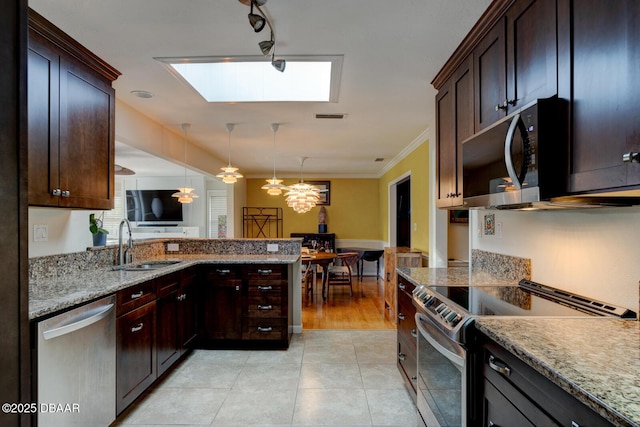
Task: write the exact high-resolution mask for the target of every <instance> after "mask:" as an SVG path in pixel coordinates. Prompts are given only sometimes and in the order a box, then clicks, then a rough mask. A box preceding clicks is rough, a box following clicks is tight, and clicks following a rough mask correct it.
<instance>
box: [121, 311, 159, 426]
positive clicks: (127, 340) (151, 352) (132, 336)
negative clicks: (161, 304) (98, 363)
mask: <svg viewBox="0 0 640 427" xmlns="http://www.w3.org/2000/svg"><path fill="white" fill-rule="evenodd" d="M116 330H117V340H116V341H117V345H116V412H117V413H118V414H120V413H121V412H122V411H123V410H124V409H125V408H126V407H127V406H129V405H130V404H131V403H132V402H133V401H134V400H135V399H136V397H138V396H139V395H140V394H141V393H142V392H143V391H144V390H146V389H147V387H149V386H150V385H151V384H152V383H153V382H154V381H155V379H156V377H157V371H156V302H155V301H152V302H150V303H148V304H145V305H143V306H142V307H139V308H137V309H135V310H133V311H130V312H129V313H127V314H124V315H122V316H120V317H118V318H117V319H116Z"/></svg>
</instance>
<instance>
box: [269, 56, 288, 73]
mask: <svg viewBox="0 0 640 427" xmlns="http://www.w3.org/2000/svg"><path fill="white" fill-rule="evenodd" d="M271 65H272V66H273V68H275V69H276V70H278V71H280V72H281V73H282V72H283V71H284V67H286V66H287V61H285V60H284V59H276V60H274V59H273V58H272V59H271Z"/></svg>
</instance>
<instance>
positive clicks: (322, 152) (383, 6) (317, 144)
mask: <svg viewBox="0 0 640 427" xmlns="http://www.w3.org/2000/svg"><path fill="white" fill-rule="evenodd" d="M489 3H490V1H489V0H318V1H313V0H269V1H268V2H267V3H266V4H265V5H264V6H263V10H264V11H265V12H266V13H267V15H268V17H269V18H270V19H271V23H272V24H273V27H274V31H275V37H276V58H277V57H280V56H284V57H285V58H286V57H287V56H291V55H344V60H343V68H342V77H341V81H340V89H339V96H338V102H336V103H318V102H312V103H284V102H283V103H245V104H242V103H236V104H230V103H207V102H205V101H204V99H202V98H201V97H200V96H199V95H197V94H196V93H195V92H194V91H193V90H192V89H191V88H190V87H188V86H187V85H185V84H184V83H183V82H182V81H179V80H178V79H177V78H175V77H174V76H173V75H172V74H171V73H169V72H168V71H167V69H166V68H165V67H163V66H162V65H161V63H159V62H158V61H156V60H154V59H153V58H154V57H183V56H230V55H234V56H235V55H259V54H260V50H259V48H258V42H259V41H261V40H266V39H268V38H269V34H268V28H267V29H265V30H264V31H263V32H261V33H254V31H253V30H252V28H251V27H250V25H249V22H248V19H247V14H248V13H249V8H248V7H247V6H245V5H244V4H242V3H240V2H239V1H238V0H135V1H131V0H109V1H98V0H55V1H52V0H29V6H30V7H32V8H33V9H34V10H36V11H37V12H39V13H40V14H42V15H43V16H45V17H46V18H47V19H49V20H50V21H51V22H53V23H54V24H55V25H57V26H58V27H60V28H61V29H62V30H64V31H65V32H67V33H68V34H69V35H71V36H72V37H73V38H75V39H76V40H78V41H79V42H80V43H82V44H83V45H84V46H85V47H87V48H88V49H89V50H91V51H93V52H94V53H95V54H97V55H98V56H100V57H101V58H102V59H104V60H105V61H106V62H108V63H109V64H110V65H112V66H113V67H115V68H116V69H118V70H119V71H120V72H121V73H122V75H121V76H120V77H119V78H118V80H116V81H115V82H114V87H115V89H116V96H117V98H118V99H119V100H121V101H122V102H124V103H126V104H129V105H130V106H131V107H133V108H135V109H137V110H139V111H140V112H142V113H143V114H145V115H147V116H149V117H151V118H152V119H154V120H155V121H157V122H159V123H161V124H162V125H164V126H166V127H167V128H168V129H170V130H172V131H174V132H176V133H177V134H179V135H182V129H181V123H191V130H190V131H189V135H188V139H189V141H190V142H191V143H193V144H196V145H199V146H201V147H203V148H204V149H206V150H208V151H210V152H211V153H212V154H213V155H214V156H216V157H217V158H219V159H220V165H219V166H225V165H226V163H227V156H228V150H227V147H228V134H227V131H226V128H225V124H226V123H235V124H236V126H235V129H234V131H233V132H232V134H231V160H232V163H233V165H234V166H237V167H239V168H240V171H241V172H242V173H243V174H244V175H245V176H247V177H265V178H267V177H270V176H271V174H272V172H273V154H274V153H273V133H272V131H271V127H270V124H271V123H279V124H280V129H279V131H278V132H277V134H276V142H277V156H276V159H277V170H278V176H281V177H287V176H289V177H291V176H298V175H299V173H300V158H301V157H307V160H306V161H305V162H304V175H305V176H316V177H318V176H322V177H340V176H342V177H377V176H380V174H381V173H383V172H384V170H385V168H386V167H388V166H389V164H390V162H393V160H394V158H396V157H397V156H398V155H400V154H401V153H402V152H403V150H405V149H406V148H407V147H409V146H411V145H412V144H414V143H416V142H422V140H424V139H425V138H426V137H428V138H434V129H435V128H434V119H435V113H434V96H435V90H434V89H433V87H432V86H431V84H430V82H431V80H432V79H433V77H434V76H435V75H436V73H437V72H438V71H439V70H440V68H441V67H442V65H444V63H445V61H446V60H447V59H448V58H449V56H450V55H451V53H452V52H453V51H454V49H455V48H456V47H457V46H458V44H459V43H460V41H461V40H462V38H463V37H464V36H465V35H466V33H467V32H468V31H469V30H470V29H471V27H472V26H473V24H474V23H475V22H476V21H477V19H478V18H479V17H480V15H481V14H482V12H484V10H485V9H486V7H487V6H488V5H489ZM267 59H268V57H267ZM274 72H277V71H275V70H274ZM284 72H285V73H286V70H285V71H284ZM135 90H144V91H148V92H151V93H152V94H153V95H154V96H153V98H150V99H142V98H138V97H136V96H134V95H132V94H131V92H132V91H135ZM318 113H322V114H334V113H345V114H347V116H346V118H345V119H342V120H336V119H316V118H315V114H318ZM116 127H117V124H116ZM376 158H383V159H384V161H382V162H375V161H374V160H375V159H376ZM143 159H144V160H143ZM157 160H158V161H160V159H157ZM155 161H156V159H155V158H154V157H153V156H149V155H148V154H147V153H142V152H139V151H138V150H132V149H129V148H128V147H127V146H126V145H124V144H117V145H116V163H118V164H121V165H122V166H125V167H127V168H130V169H133V170H134V171H136V172H137V173H138V174H151V175H158V174H160V175H167V174H169V173H170V172H169V171H170V169H168V168H167V165H166V164H165V163H159V164H157V165H154V162H155ZM161 162H166V161H161ZM217 167H218V165H216V166H215V169H217ZM154 169H155V170H154ZM143 171H144V172H143ZM180 171H182V172H184V169H181V167H178V168H177V169H176V170H175V171H174V172H171V173H172V174H173V173H175V174H177V175H179V174H180V173H181V172H180Z"/></svg>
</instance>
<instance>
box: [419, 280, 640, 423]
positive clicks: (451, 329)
mask: <svg viewBox="0 0 640 427" xmlns="http://www.w3.org/2000/svg"><path fill="white" fill-rule="evenodd" d="M413 304H414V305H415V306H416V308H417V313H416V326H417V328H418V331H419V334H418V362H417V363H418V387H417V394H418V396H417V406H418V411H419V412H420V416H421V417H422V421H423V423H424V425H425V426H427V427H431V426H441V427H452V426H467V425H469V422H468V421H469V416H468V413H467V412H468V407H469V406H468V404H467V402H470V401H471V400H469V399H470V390H469V387H468V382H469V376H470V372H469V363H468V360H469V358H468V356H467V350H468V348H469V344H470V343H471V335H472V333H473V332H472V331H473V323H474V320H475V319H476V318H478V317H480V316H547V317H588V316H602V317H612V318H622V319H627V318H633V319H635V318H636V313H635V312H633V311H630V310H627V309H625V308H622V307H616V306H614V305H612V304H608V303H605V302H602V301H596V300H593V299H589V298H585V297H583V296H580V295H575V294H571V293H568V292H565V291H562V290H559V289H555V288H552V287H549V286H545V285H542V284H540V283H536V282H532V281H530V280H521V281H520V283H519V284H518V285H517V286H418V287H416V288H415V290H414V291H413Z"/></svg>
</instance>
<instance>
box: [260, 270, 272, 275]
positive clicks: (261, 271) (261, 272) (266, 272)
mask: <svg viewBox="0 0 640 427" xmlns="http://www.w3.org/2000/svg"><path fill="white" fill-rule="evenodd" d="M271 273H273V270H260V269H258V274H261V275H263V276H267V275H269V274H271Z"/></svg>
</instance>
